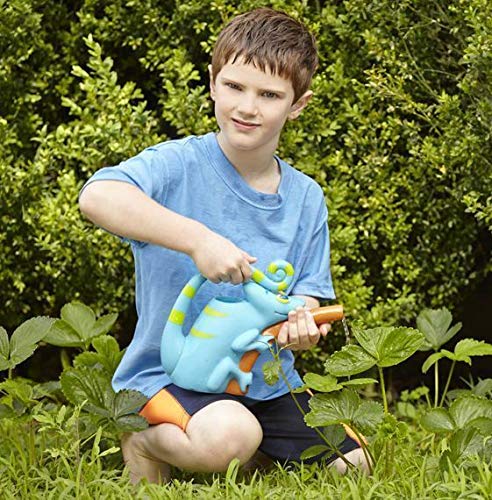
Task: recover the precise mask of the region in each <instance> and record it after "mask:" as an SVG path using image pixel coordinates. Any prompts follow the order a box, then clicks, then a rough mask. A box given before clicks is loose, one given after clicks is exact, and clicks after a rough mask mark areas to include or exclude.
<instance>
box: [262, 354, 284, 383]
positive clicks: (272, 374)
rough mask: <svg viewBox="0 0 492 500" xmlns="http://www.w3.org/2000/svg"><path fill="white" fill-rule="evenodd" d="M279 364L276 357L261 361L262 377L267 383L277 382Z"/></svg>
mask: <svg viewBox="0 0 492 500" xmlns="http://www.w3.org/2000/svg"><path fill="white" fill-rule="evenodd" d="M281 366H282V365H281V362H280V360H278V359H274V360H272V361H266V362H265V363H263V366H262V370H263V377H264V379H265V382H266V383H267V384H268V385H274V384H276V383H277V382H278V379H279V373H280V368H281Z"/></svg>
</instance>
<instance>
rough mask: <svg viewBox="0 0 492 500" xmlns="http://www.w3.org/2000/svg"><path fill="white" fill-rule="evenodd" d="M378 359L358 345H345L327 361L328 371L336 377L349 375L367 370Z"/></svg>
mask: <svg viewBox="0 0 492 500" xmlns="http://www.w3.org/2000/svg"><path fill="white" fill-rule="evenodd" d="M375 364H376V360H375V359H374V358H373V357H372V356H371V355H370V354H368V353H367V352H366V351H364V349H362V347H360V346H358V345H345V346H343V347H342V349H341V350H340V351H337V352H335V353H333V354H332V355H331V356H330V357H329V358H328V359H327V360H326V363H325V368H326V371H327V372H329V373H330V374H331V375H334V376H335V377H349V376H350V375H356V374H358V373H362V372H365V371H366V370H369V368H372V367H373V366H374V365H375Z"/></svg>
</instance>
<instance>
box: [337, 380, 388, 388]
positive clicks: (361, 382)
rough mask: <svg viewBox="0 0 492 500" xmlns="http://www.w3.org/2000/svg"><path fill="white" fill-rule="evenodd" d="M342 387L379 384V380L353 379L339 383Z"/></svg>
mask: <svg viewBox="0 0 492 500" xmlns="http://www.w3.org/2000/svg"><path fill="white" fill-rule="evenodd" d="M340 384H341V385H343V386H344V387H348V386H351V387H359V386H362V385H368V384H379V380H376V379H375V378H353V379H351V380H345V382H340Z"/></svg>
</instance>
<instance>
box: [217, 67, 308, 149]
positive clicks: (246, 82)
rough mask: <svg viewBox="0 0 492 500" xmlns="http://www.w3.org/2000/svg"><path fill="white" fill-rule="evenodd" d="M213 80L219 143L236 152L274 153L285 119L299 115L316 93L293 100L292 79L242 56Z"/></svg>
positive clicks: (306, 94)
mask: <svg viewBox="0 0 492 500" xmlns="http://www.w3.org/2000/svg"><path fill="white" fill-rule="evenodd" d="M210 81H211V84H210V93H211V96H212V99H213V100H214V101H215V116H216V118H217V123H218V125H219V128H220V133H219V142H220V143H221V144H223V145H225V146H227V148H232V149H234V150H236V151H250V152H251V151H257V152H259V153H261V152H262V151H264V152H265V154H267V153H268V154H272V153H273V151H275V149H276V148H277V144H278V140H279V137H280V132H281V131H282V128H283V126H284V124H285V121H286V120H287V119H294V118H297V116H299V114H300V112H301V111H302V109H303V108H304V107H305V106H306V104H307V102H308V101H309V99H310V97H311V95H312V92H311V91H308V92H306V93H305V94H304V95H303V96H301V97H300V98H299V99H298V100H297V102H296V103H293V99H294V89H293V87H292V84H291V82H290V80H286V79H285V78H282V77H280V76H278V75H273V74H272V73H270V72H269V71H268V70H267V71H266V72H263V71H262V70H261V69H258V68H256V67H255V66H253V65H252V64H244V63H243V62H242V60H241V59H239V60H237V61H236V62H234V64H231V63H227V64H225V65H224V66H223V67H222V69H221V70H220V71H219V73H218V74H217V76H216V79H215V82H214V81H213V79H212V77H211V78H210Z"/></svg>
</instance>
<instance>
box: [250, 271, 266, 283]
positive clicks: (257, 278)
mask: <svg viewBox="0 0 492 500" xmlns="http://www.w3.org/2000/svg"><path fill="white" fill-rule="evenodd" d="M263 278H265V275H264V274H263V273H262V272H261V271H259V270H258V269H255V270H254V271H253V274H252V275H251V279H252V280H253V281H255V282H256V283H260V282H261V281H263Z"/></svg>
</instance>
